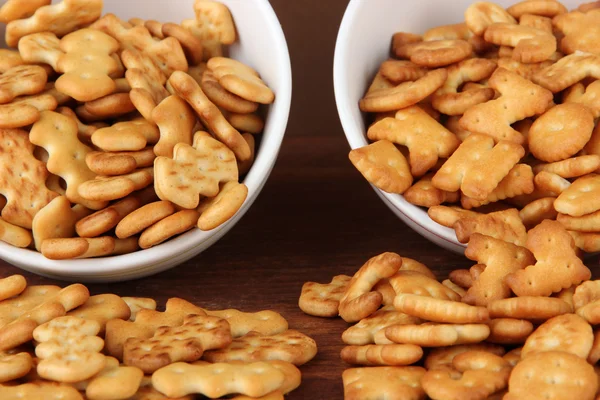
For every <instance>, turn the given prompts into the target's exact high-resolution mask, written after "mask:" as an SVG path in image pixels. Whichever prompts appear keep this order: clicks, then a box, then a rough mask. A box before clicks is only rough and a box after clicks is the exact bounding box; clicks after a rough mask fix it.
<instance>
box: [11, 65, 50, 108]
mask: <svg viewBox="0 0 600 400" xmlns="http://www.w3.org/2000/svg"><path fill="white" fill-rule="evenodd" d="M47 79H48V75H47V74H46V71H45V70H44V69H43V68H42V67H40V66H38V65H18V66H15V67H12V68H10V69H9V70H7V71H6V72H4V73H3V74H2V75H0V104H5V103H8V102H10V101H12V100H13V99H14V98H15V97H17V96H22V95H29V94H37V93H39V92H41V91H42V90H44V87H45V85H46V81H47Z"/></svg>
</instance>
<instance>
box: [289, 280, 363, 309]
mask: <svg viewBox="0 0 600 400" xmlns="http://www.w3.org/2000/svg"><path fill="white" fill-rule="evenodd" d="M350 279H352V277H350V276H347V275H337V276H334V277H333V279H332V280H331V282H330V283H324V284H322V283H317V282H306V283H305V284H304V285H302V293H301V294H300V299H299V300H298V306H299V307H300V309H301V310H302V311H304V312H305V313H307V314H308V315H314V316H317V317H336V316H337V315H338V312H339V311H338V307H339V306H340V300H341V299H342V296H343V295H344V292H345V291H346V288H347V287H348V283H349V282H350Z"/></svg>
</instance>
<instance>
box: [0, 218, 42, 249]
mask: <svg viewBox="0 0 600 400" xmlns="http://www.w3.org/2000/svg"><path fill="white" fill-rule="evenodd" d="M42 210H43V209H42ZM38 214H39V213H38ZM38 214H36V215H38ZM0 240H1V241H3V242H5V243H8V244H11V245H13V246H16V247H20V248H25V247H28V246H29V245H30V244H31V243H32V242H33V237H32V235H31V232H30V231H29V230H27V229H24V228H21V227H20V226H16V225H13V224H11V223H9V222H6V221H5V220H3V219H2V218H0Z"/></svg>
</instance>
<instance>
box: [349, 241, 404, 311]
mask: <svg viewBox="0 0 600 400" xmlns="http://www.w3.org/2000/svg"><path fill="white" fill-rule="evenodd" d="M401 266H402V258H401V257H400V256H399V255H398V254H395V253H383V254H380V255H378V256H375V257H373V258H371V259H370V260H368V261H367V262H366V263H365V264H364V265H363V266H362V267H361V268H360V269H359V270H358V271H357V272H356V274H355V275H354V276H353V277H352V280H351V281H350V282H349V283H348V287H347V288H346V292H345V293H344V296H343V297H342V298H341V300H340V307H339V311H340V316H341V317H342V319H344V321H346V322H356V321H359V320H361V319H363V318H365V317H367V316H368V315H370V314H372V313H373V312H375V311H376V310H377V309H378V308H379V307H380V306H381V303H382V300H383V298H382V295H381V293H379V292H373V291H371V290H372V288H373V286H375V284H376V283H377V282H379V281H380V280H381V279H384V278H389V277H391V276H393V275H394V274H395V273H396V272H398V270H399V269H400V267H401Z"/></svg>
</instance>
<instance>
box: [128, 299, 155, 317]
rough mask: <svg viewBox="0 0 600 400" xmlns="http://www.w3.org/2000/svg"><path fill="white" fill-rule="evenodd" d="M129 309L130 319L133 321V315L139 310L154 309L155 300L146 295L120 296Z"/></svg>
mask: <svg viewBox="0 0 600 400" xmlns="http://www.w3.org/2000/svg"><path fill="white" fill-rule="evenodd" d="M121 299H122V300H123V301H124V302H125V303H126V304H127V306H128V307H129V310H130V312H131V313H130V314H131V315H130V317H129V320H130V321H135V317H136V316H137V313H138V312H139V311H140V310H144V309H147V310H156V300H154V299H151V298H148V297H121Z"/></svg>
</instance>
